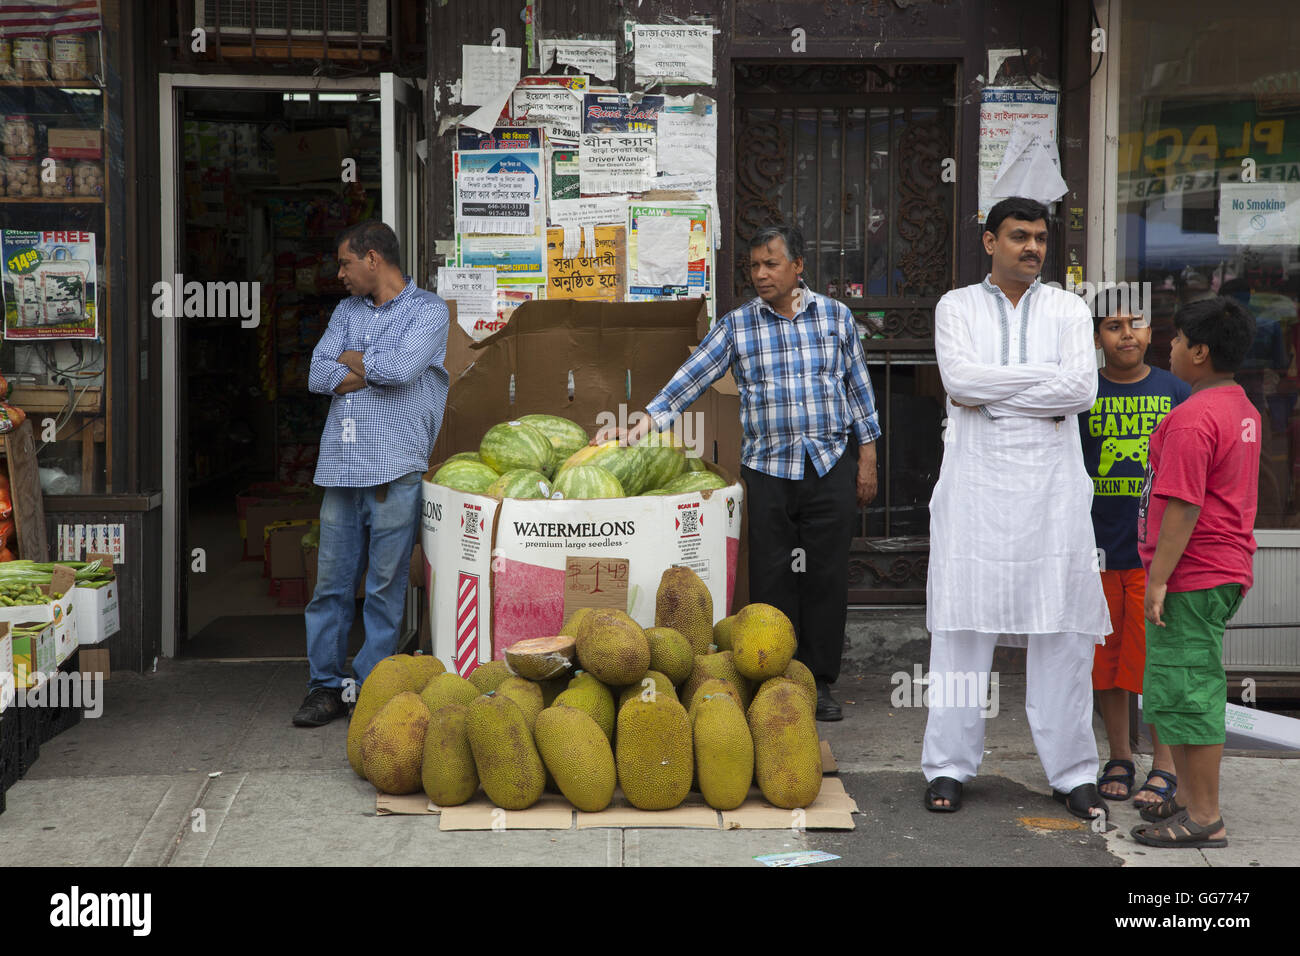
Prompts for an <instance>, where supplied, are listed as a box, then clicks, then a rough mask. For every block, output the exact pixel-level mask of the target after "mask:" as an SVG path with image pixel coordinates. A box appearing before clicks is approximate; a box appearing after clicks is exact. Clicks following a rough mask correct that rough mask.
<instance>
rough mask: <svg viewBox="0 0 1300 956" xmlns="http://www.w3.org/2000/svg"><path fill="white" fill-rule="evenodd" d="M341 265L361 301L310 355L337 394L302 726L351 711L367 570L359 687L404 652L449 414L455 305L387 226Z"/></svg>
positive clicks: (318, 377) (343, 249) (325, 467)
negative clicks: (436, 290) (410, 588)
mask: <svg viewBox="0 0 1300 956" xmlns="http://www.w3.org/2000/svg"><path fill="white" fill-rule="evenodd" d="M338 256H339V278H340V279H341V280H342V281H343V284H344V286H345V287H346V288H347V290H348V292H349V293H351V295H350V297H349V298H347V299H344V300H343V301H342V302H340V303H339V305H338V307H337V308H336V309H335V310H334V315H333V316H331V318H330V323H329V327H328V328H327V329H326V330H325V334H324V335H323V336H322V337H321V340H320V342H319V344H317V346H316V349H315V351H313V352H312V357H311V375H310V378H309V383H308V387H309V388H310V389H311V390H312V391H313V392H316V393H317V394H320V395H329V396H330V410H329V417H328V418H327V419H326V421H325V429H324V432H323V434H322V435H321V443H320V457H319V458H318V460H317V464H316V484H318V485H322V486H324V487H325V489H326V491H325V499H324V501H323V502H322V503H321V511H320V550H319V552H318V556H319V557H318V566H317V577H316V592H315V594H313V595H312V599H311V603H310V604H308V605H307V612H306V619H307V660H308V663H309V664H310V668H311V681H310V684H309V691H308V694H307V699H306V700H305V701H303V705H302V707H301V709H299V711H298V713H296V714H295V715H294V718H293V722H294V723H295V724H297V725H298V726H300V727H319V726H321V725H323V724H327V723H329V722H330V721H331V720H333V719H334V718H335V717H341V716H343V715H344V714H345V713H347V705H346V703H345V701H344V700H343V693H342V688H343V682H344V680H345V679H346V678H347V677H348V676H350V675H348V674H347V673H346V670H345V668H346V665H347V654H348V631H349V630H350V629H351V627H352V618H353V616H354V614H355V611H356V603H355V600H354V598H355V595H356V590H357V586H358V585H359V584H360V583H361V577H362V574H363V573H364V574H365V580H366V591H365V594H366V602H365V610H364V611H363V615H364V618H365V627H366V640H365V644H364V645H363V646H362V648H361V651H360V652H359V653H358V654H357V656H356V658H355V659H354V660H353V662H352V670H353V671H354V672H355V674H356V680H357V683H358V685H359V684H360V683H361V682H362V681H364V680H365V679H366V675H367V674H369V673H370V671H371V669H372V668H373V667H374V666H375V664H376V663H378V662H379V661H380V660H381V659H383V658H385V657H388V656H389V655H390V654H393V653H394V652H395V651H396V650H397V639H398V636H399V634H398V630H399V628H400V627H401V623H402V613H403V611H404V609H405V604H406V586H407V580H408V576H409V574H410V565H411V550H412V548H414V546H415V533H416V529H417V528H419V521H420V505H421V493H420V492H421V488H422V482H421V480H420V476H421V475H422V474H423V473H424V472H425V471H426V470H427V469H428V467H429V455H430V454H431V453H432V452H433V443H434V441H435V440H436V439H437V437H438V430H439V428H441V427H442V414H443V411H444V409H445V408H446V407H447V386H448V382H447V371H446V369H444V368H443V358H444V356H445V354H446V351H447V325H448V322H449V319H450V315H449V313H448V310H447V304H446V303H445V302H443V301H442V299H440V298H438V296H436V295H434V294H433V293H432V292H429V291H426V290H425V289H421V288H419V287H417V286H416V284H415V282H414V281H412V280H411V278H410V277H409V276H404V275H402V269H401V260H400V258H399V253H398V247H397V236H396V235H394V233H393V230H392V229H390V228H388V226H386V225H384V223H382V222H379V221H378V220H369V221H367V222H363V223H358V224H357V225H355V226H353V227H351V228H350V229H348V230H347V231H346V232H345V233H343V235H342V236H341V237H340V238H339V252H338ZM367 539H368V544H367ZM367 561H368V563H369V571H367V570H366V567H367Z"/></svg>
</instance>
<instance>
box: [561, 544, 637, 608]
mask: <svg viewBox="0 0 1300 956" xmlns="http://www.w3.org/2000/svg"><path fill="white" fill-rule="evenodd" d="M627 581H628V559H627V558H575V557H569V558H568V559H567V560H566V561H565V565H564V619H565V620H566V621H567V620H568V619H569V618H570V617H571V616H572V615H573V612H574V611H576V610H578V608H580V607H597V608H599V607H613V608H618V609H619V610H620V611H622V612H623V613H624V614H626V613H627Z"/></svg>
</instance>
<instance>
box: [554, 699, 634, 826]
mask: <svg viewBox="0 0 1300 956" xmlns="http://www.w3.org/2000/svg"><path fill="white" fill-rule="evenodd" d="M536 737H537V749H538V751H539V752H540V753H541V755H542V762H543V763H545V764H546V769H547V770H548V771H549V772H550V774H551V776H552V777H553V778H554V779H555V783H556V785H557V786H558V787H559V788H560V792H561V793H563V794H564V796H565V798H566V799H567V800H568V801H569V802H570V803H572V804H573V805H574V806H575V807H577V808H578V809H579V810H584V811H586V812H587V813H598V812H599V811H601V810H604V809H605V808H606V807H607V806H609V802H610V801H611V800H612V799H613V798H614V785H615V784H616V783H617V774H616V771H615V769H614V751H613V750H612V749H611V748H610V746H609V738H608V737H606V736H605V732H604V731H603V730H602V729H601V728H600V726H599V725H598V724H597V723H596V722H595V721H594V720H592V718H591V715H590V714H588V713H587V712H586V711H582V710H579V709H578V708H576V707H565V706H562V705H561V706H558V707H548V708H546V709H545V710H544V711H542V712H541V713H540V714H539V715H538V716H537V727H536Z"/></svg>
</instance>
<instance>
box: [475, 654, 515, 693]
mask: <svg viewBox="0 0 1300 956" xmlns="http://www.w3.org/2000/svg"><path fill="white" fill-rule="evenodd" d="M510 676H511V674H510V668H509V667H507V666H506V662H505V661H488V662H487V663H486V664H480V665H479V666H478V667H476V668H474V669H473V670H472V671H470V672H469V682H470V683H471V684H473V685H474V686H475V687H477V688H478V692H479V693H480V694H486V693H488V692H489V691H494V690H496V689H497V685H499V684H500V683H501V682H502V681H503V680H505V679H506V678H507V677H510Z"/></svg>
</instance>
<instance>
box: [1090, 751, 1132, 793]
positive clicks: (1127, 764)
mask: <svg viewBox="0 0 1300 956" xmlns="http://www.w3.org/2000/svg"><path fill="white" fill-rule="evenodd" d="M1113 767H1119V768H1120V769H1121V770H1123V771H1124V772H1123V773H1121V774H1111V775H1110V776H1107V774H1110V771H1111V768H1113ZM1136 774H1137V768H1136V767H1134V766H1133V761H1132V760H1107V761H1106V766H1104V767H1102V768H1101V775H1100V776H1099V777H1097V789H1098V791H1099V792H1100V793H1101V795H1102V796H1103V797H1104V798H1105V799H1107V800H1127V799H1128V798H1129V795H1130V794H1131V793H1132V792H1133V779H1134V776H1135V775H1136ZM1108 783H1118V784H1121V785H1122V786H1123V787H1124V792H1123V793H1107V792H1106V791H1105V790H1102V789H1101V788H1102V787H1103V786H1104V785H1105V784H1108Z"/></svg>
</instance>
